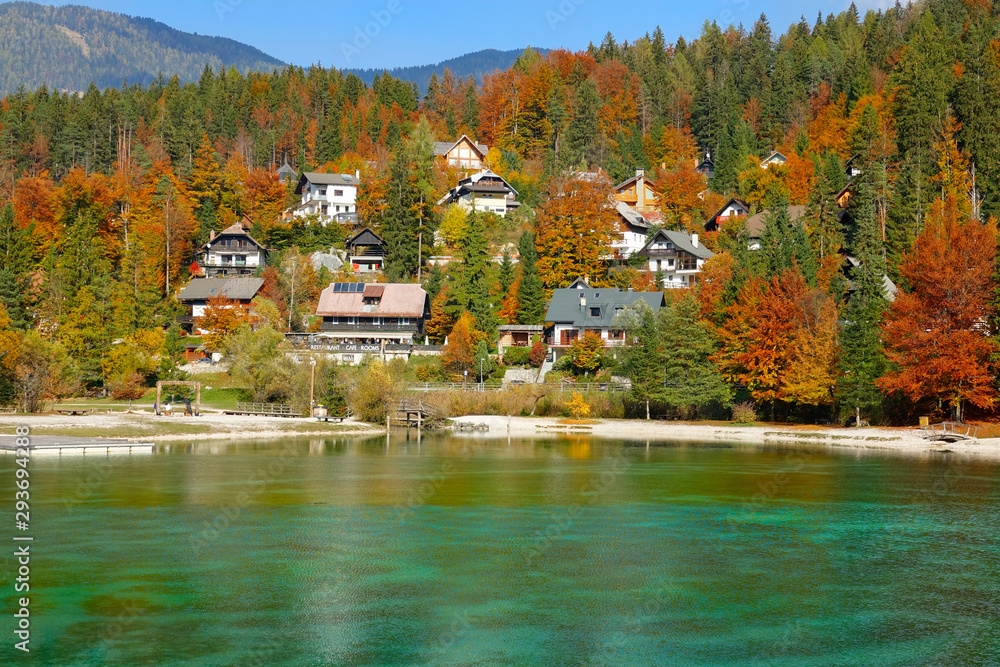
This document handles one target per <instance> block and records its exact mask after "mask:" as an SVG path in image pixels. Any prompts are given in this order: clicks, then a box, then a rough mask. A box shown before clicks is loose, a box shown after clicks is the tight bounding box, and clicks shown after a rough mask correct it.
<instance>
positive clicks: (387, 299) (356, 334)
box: [316, 283, 431, 362]
mask: <svg viewBox="0 0 1000 667" xmlns="http://www.w3.org/2000/svg"><path fill="white" fill-rule="evenodd" d="M430 314H431V304H430V299H429V298H428V296H427V292H425V291H424V290H423V288H421V287H420V285H417V284H402V283H388V284H379V283H367V284H366V283H331V284H330V286H329V287H327V288H326V289H325V290H323V292H322V294H320V296H319V305H318V306H317V307H316V315H317V317H320V318H322V323H321V325H320V330H321V332H322V333H321V336H322V337H324V338H326V339H329V340H331V341H333V342H336V343H337V344H339V345H366V346H371V345H378V346H384V345H387V344H388V345H392V344H405V345H412V344H413V343H414V339H415V338H418V337H420V336H422V335H423V334H424V324H425V323H426V322H427V320H429V319H430ZM417 342H419V339H418V341H417ZM346 361H350V362H356V361H359V359H348V360H346Z"/></svg>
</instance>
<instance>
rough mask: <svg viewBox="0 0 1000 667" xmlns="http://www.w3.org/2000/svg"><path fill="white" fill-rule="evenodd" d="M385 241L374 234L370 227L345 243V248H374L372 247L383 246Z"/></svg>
mask: <svg viewBox="0 0 1000 667" xmlns="http://www.w3.org/2000/svg"><path fill="white" fill-rule="evenodd" d="M384 243H385V240H384V239H383V238H382V237H381V236H379V235H378V234H376V233H375V232H373V231H372V230H371V229H369V228H368V227H365V228H364V229H362V230H361V231H360V232H358V233H357V234H355V235H354V236H352V237H351V238H349V239H347V240H346V241H344V246H346V247H348V248H350V247H351V246H356V245H362V246H372V245H382V244H384Z"/></svg>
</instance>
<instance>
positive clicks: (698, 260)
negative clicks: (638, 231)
mask: <svg viewBox="0 0 1000 667" xmlns="http://www.w3.org/2000/svg"><path fill="white" fill-rule="evenodd" d="M637 254H638V255H639V256H640V257H642V258H643V259H644V260H645V262H646V266H647V269H648V270H649V271H650V272H651V273H658V274H660V275H662V276H663V283H662V285H660V287H662V288H666V289H670V288H675V289H678V288H683V287H694V285H695V283H696V282H697V275H698V274H699V273H701V269H702V267H703V266H704V264H705V262H706V261H708V260H709V259H710V258H711V257H712V256H714V255H715V253H713V252H712V251H711V250H709V249H708V248H706V247H705V246H703V245H702V244H701V243H700V242H699V240H698V235H697V234H685V233H684V232H673V231H669V230H666V229H661V230H660V231H658V232H656V234H654V235H653V236H652V237H650V239H649V241H647V242H646V245H645V246H644V247H643V248H642V250H640V251H639V252H638V253H637Z"/></svg>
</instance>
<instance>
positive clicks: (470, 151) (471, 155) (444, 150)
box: [434, 134, 490, 171]
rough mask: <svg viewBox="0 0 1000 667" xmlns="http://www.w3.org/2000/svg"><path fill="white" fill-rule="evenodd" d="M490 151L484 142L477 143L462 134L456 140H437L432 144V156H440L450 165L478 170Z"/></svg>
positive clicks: (484, 162)
mask: <svg viewBox="0 0 1000 667" xmlns="http://www.w3.org/2000/svg"><path fill="white" fill-rule="evenodd" d="M489 152H490V149H489V147H488V146H487V145H486V144H477V143H476V142H475V141H473V140H472V139H470V138H469V137H468V135H465V134H463V135H462V136H461V137H459V139H458V141H453V142H452V141H438V142H435V144H434V157H437V158H441V159H443V160H444V161H446V162H447V163H448V164H449V165H451V166H452V167H461V168H462V169H474V170H477V171H478V170H480V169H482V168H483V165H485V164H486V155H487V153H489Z"/></svg>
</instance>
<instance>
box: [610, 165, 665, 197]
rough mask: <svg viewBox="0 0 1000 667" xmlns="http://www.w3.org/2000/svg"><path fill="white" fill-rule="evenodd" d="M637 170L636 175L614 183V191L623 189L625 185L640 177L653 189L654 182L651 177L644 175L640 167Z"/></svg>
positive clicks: (654, 186)
mask: <svg viewBox="0 0 1000 667" xmlns="http://www.w3.org/2000/svg"><path fill="white" fill-rule="evenodd" d="M637 172H638V173H636V175H635V176H633V177H632V178H630V179H628V180H627V181H622V182H621V183H619V184H618V185H616V186H615V187H614V191H615V192H618V191H619V190H624V189H625V188H626V187H627V186H629V185H632V184H633V183H635V182H636V181H638V180H639V179H640V178H641V179H643V180H644V181H646V185H648V186H649V187H651V188H653V189H654V190H655V189H656V183H655V182H653V179H651V178H650V177H649V176H646V173H645V171H643V170H642V169H638V170H637Z"/></svg>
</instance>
